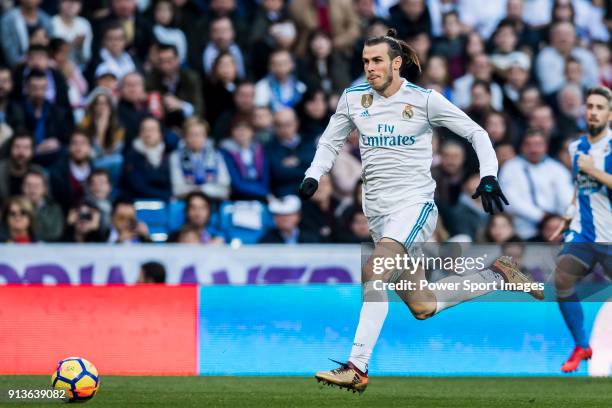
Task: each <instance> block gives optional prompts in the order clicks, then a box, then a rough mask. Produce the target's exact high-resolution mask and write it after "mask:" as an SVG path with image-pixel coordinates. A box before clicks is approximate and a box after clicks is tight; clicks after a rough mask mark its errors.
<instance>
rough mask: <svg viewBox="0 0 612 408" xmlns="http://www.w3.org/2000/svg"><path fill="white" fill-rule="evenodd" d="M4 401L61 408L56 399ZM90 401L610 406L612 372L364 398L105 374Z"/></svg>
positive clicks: (412, 385)
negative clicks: (600, 374)
mask: <svg viewBox="0 0 612 408" xmlns="http://www.w3.org/2000/svg"><path fill="white" fill-rule="evenodd" d="M49 379H50V377H48V376H47V377H44V376H0V390H2V392H3V393H6V392H7V389H9V388H11V389H15V388H19V389H42V388H45V387H46V386H48V384H49ZM0 406H6V407H14V408H17V407H30V408H33V407H57V406H62V404H61V403H59V402H46V403H41V402H40V401H38V402H31V401H29V402H14V401H13V402H8V400H7V398H6V396H5V395H3V396H2V397H0ZM85 406H86V407H170V408H182V407H198V408H203V407H265V408H270V407H323V406H325V407H351V408H354V407H377V408H386V407H419V408H425V407H444V408H452V407H470V408H477V407H494V408H503V407H512V408H515V407H534V408H535V407H554V408H561V407H580V408H584V407H597V408H600V407H612V379H610V378H576V377H571V378H563V377H555V378H537V377H527V378H526V377H500V378H490V377H488V378H474V377H467V378H465V377H463V378H440V377H435V378H424V377H402V378H399V377H372V378H370V385H369V387H368V389H367V391H366V392H365V393H364V394H363V395H361V396H359V394H353V393H352V392H347V391H346V390H340V389H338V388H331V387H324V386H322V385H319V384H317V382H316V380H315V379H314V378H304V377H119V376H102V378H101V387H100V389H99V391H98V394H97V395H96V396H95V398H94V399H93V400H91V401H89V402H87V404H86V405H85Z"/></svg>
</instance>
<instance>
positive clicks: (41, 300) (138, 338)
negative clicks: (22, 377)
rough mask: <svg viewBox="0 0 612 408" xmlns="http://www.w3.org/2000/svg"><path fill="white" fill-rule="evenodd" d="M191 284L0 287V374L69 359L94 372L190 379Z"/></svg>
mask: <svg viewBox="0 0 612 408" xmlns="http://www.w3.org/2000/svg"><path fill="white" fill-rule="evenodd" d="M197 296H198V295H197V287H195V286H157V285H139V286H106V287H100V286H80V287H76V286H55V287H50V286H47V287H43V286H5V287H0V374H49V375H51V373H52V372H53V370H54V369H55V365H56V364H57V362H58V361H59V360H61V359H63V358H66V357H69V356H80V357H84V358H86V359H88V360H89V361H91V362H92V363H94V365H96V367H97V368H98V371H99V372H100V373H101V374H122V375H140V374H144V375H196V374H197V307H198V305H197Z"/></svg>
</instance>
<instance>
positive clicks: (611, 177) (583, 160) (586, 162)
mask: <svg viewBox="0 0 612 408" xmlns="http://www.w3.org/2000/svg"><path fill="white" fill-rule="evenodd" d="M578 168H580V170H581V171H582V172H584V173H586V174H588V175H589V176H591V177H593V178H594V179H595V180H597V181H599V182H600V183H601V184H603V185H605V186H606V187H608V188H612V174H610V173H608V172H606V171H604V170H602V169H600V168H597V166H596V165H595V160H594V159H593V156H590V155H588V154H581V155H580V156H578Z"/></svg>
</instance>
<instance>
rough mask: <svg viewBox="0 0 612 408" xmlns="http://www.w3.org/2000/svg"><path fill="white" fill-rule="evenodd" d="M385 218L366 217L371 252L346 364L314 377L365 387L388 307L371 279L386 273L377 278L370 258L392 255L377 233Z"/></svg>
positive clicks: (354, 387) (355, 388)
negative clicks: (371, 246)
mask: <svg viewBox="0 0 612 408" xmlns="http://www.w3.org/2000/svg"><path fill="white" fill-rule="evenodd" d="M385 219H386V217H385V216H379V217H370V219H369V220H368V223H369V226H370V232H371V234H372V238H373V239H374V242H376V244H375V247H374V251H373V253H372V255H371V256H370V257H369V258H368V260H367V261H366V263H365V265H364V267H363V269H362V284H363V289H362V291H363V292H362V299H363V303H362V305H361V312H360V314H359V323H358V325H357V329H356V331H355V337H354V340H353V347H352V348H351V354H350V357H349V360H348V362H347V363H346V364H344V363H339V364H340V367H339V368H336V369H334V370H330V371H320V372H317V373H316V374H315V378H316V379H317V381H322V382H324V383H326V384H328V385H336V386H339V387H342V388H347V389H348V390H353V391H354V392H357V391H358V392H360V393H361V392H363V391H364V390H365V389H366V387H367V384H368V363H369V361H370V357H371V355H372V350H373V349H374V346H375V345H376V342H377V341H378V336H379V335H380V331H381V330H382V326H383V324H384V322H385V319H386V318H387V312H388V310H389V305H388V299H387V292H386V291H384V290H382V291H381V290H376V289H375V288H374V282H373V281H374V280H375V279H383V280H386V279H388V274H387V273H383V274H381V275H382V276H381V277H380V278H378V277H377V276H376V274H374V265H373V262H374V261H373V260H374V259H375V258H379V257H390V256H393V254H392V253H391V252H390V251H394V250H395V247H394V246H393V245H392V244H393V243H392V242H389V240H387V239H384V238H382V237H381V231H382V227H383V226H384V223H385ZM390 244H391V245H390Z"/></svg>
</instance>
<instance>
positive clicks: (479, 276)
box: [384, 203, 544, 320]
mask: <svg viewBox="0 0 612 408" xmlns="http://www.w3.org/2000/svg"><path fill="white" fill-rule="evenodd" d="M437 216H438V212H437V209H436V207H435V205H434V204H433V203H426V204H424V205H423V207H422V210H421V211H420V212H419V215H418V216H417V215H416V214H415V213H414V209H413V208H412V207H408V208H406V209H404V210H402V211H401V212H399V213H398V214H394V215H393V217H394V218H395V219H392V220H391V221H392V222H390V223H388V224H387V226H388V227H387V229H386V230H385V232H384V236H387V237H391V238H393V239H394V240H396V241H398V240H401V241H403V244H404V248H405V251H406V252H405V253H408V254H410V255H411V256H414V255H417V254H418V252H419V251H418V246H419V245H422V244H424V243H426V242H428V241H429V238H430V237H431V236H432V234H433V232H434V230H435V228H436V224H437V218H438V217H437ZM406 220H411V221H412V222H406ZM406 225H408V226H410V225H412V228H409V229H405V227H404V228H403V229H402V226H406ZM400 237H401V238H400ZM399 280H402V281H409V282H412V283H413V285H414V286H413V287H415V288H416V290H402V291H398V292H397V293H398V295H399V296H400V298H401V299H402V300H403V301H404V303H406V305H407V306H408V308H409V309H410V311H411V312H412V314H413V315H414V316H415V317H416V318H417V319H420V320H423V319H427V318H429V317H431V316H433V315H435V314H436V313H440V312H441V311H443V310H444V309H447V308H449V307H451V306H454V305H457V304H459V303H462V302H465V301H468V300H471V299H474V298H476V297H479V296H482V295H485V294H487V293H489V292H491V291H494V290H498V289H500V288H501V284H502V283H503V282H511V283H518V282H521V283H532V281H531V279H529V278H528V277H526V276H525V275H524V274H522V273H521V272H520V271H519V269H518V267H516V265H514V264H513V263H512V262H511V261H510V260H509V259H508V258H505V257H501V258H499V259H497V260H496V261H495V262H494V263H493V264H492V265H491V266H490V267H488V268H484V269H481V270H477V271H475V272H474V273H471V274H469V275H468V274H455V275H451V276H448V277H446V278H444V279H441V280H440V281H438V285H437V287H436V288H433V289H430V288H428V287H422V286H423V285H421V283H422V282H427V279H426V276H425V270H424V269H423V268H422V267H417V268H414V267H413V268H410V269H408V270H406V271H404V272H403V273H402V275H401V277H400V278H399ZM467 280H469V281H470V283H472V284H480V285H479V287H482V289H480V288H479V289H478V290H466V289H464V287H465V286H464V282H465V281H467ZM451 284H453V285H454V287H455V288H456V289H443V288H449V287H451ZM531 294H532V295H533V296H535V297H537V298H539V299H541V298H543V297H544V295H543V293H541V291H532V292H531Z"/></svg>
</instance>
